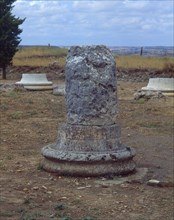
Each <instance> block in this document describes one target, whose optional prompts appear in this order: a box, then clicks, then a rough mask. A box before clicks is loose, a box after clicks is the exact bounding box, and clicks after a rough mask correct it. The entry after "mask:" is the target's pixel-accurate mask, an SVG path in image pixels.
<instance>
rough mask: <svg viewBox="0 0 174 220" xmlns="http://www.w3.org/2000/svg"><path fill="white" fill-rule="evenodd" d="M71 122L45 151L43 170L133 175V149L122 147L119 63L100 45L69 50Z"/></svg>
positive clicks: (99, 174)
mask: <svg viewBox="0 0 174 220" xmlns="http://www.w3.org/2000/svg"><path fill="white" fill-rule="evenodd" d="M65 77H66V79H65V89H66V97H65V100H66V110H67V120H66V122H65V123H64V124H63V125H62V126H61V127H60V128H59V132H58V138H57V140H56V142H55V143H53V144H49V145H47V146H45V147H44V148H43V149H42V155H43V156H44V160H43V162H42V166H43V169H45V170H46V171H50V172H56V173H58V174H59V175H71V176H104V175H120V174H127V173H130V172H133V171H134V170H135V162H134V161H133V157H134V156H135V150H134V149H132V148H130V147H127V146H125V145H123V144H122V143H121V142H120V135H121V134H120V132H121V129H120V127H119V125H118V123H117V110H118V107H117V86H116V83H117V82H116V64H115V58H114V57H113V55H112V53H111V51H110V50H109V49H108V48H107V47H105V46H102V45H98V46H83V47H79V46H75V47H71V48H70V50H69V53H68V56H67V62H66V67H65Z"/></svg>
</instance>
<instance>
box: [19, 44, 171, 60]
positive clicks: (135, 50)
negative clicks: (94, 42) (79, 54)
mask: <svg viewBox="0 0 174 220" xmlns="http://www.w3.org/2000/svg"><path fill="white" fill-rule="evenodd" d="M33 46H34V47H35V46H39V47H42V46H43V47H46V46H48V47H57V48H67V49H68V48H70V47H71V46H63V45H62V46H54V45H52V46H50V45H20V46H19V47H20V48H22V47H33ZM108 47H109V48H110V49H111V51H112V52H113V53H114V55H141V52H142V55H143V56H159V57H160V56H161V57H164V56H166V57H174V47H173V46H146V47H126V46H123V47H121V46H108Z"/></svg>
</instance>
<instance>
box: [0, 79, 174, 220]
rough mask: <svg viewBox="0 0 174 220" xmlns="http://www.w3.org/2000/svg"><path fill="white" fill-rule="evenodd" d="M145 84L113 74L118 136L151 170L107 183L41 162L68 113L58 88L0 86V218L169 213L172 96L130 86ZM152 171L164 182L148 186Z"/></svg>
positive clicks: (135, 219)
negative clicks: (147, 94)
mask: <svg viewBox="0 0 174 220" xmlns="http://www.w3.org/2000/svg"><path fill="white" fill-rule="evenodd" d="M8 82H9V81H2V80H1V83H8ZM10 82H15V81H10ZM54 83H55V84H60V83H62V81H61V82H60V81H54ZM145 85H147V82H125V81H118V100H119V121H120V124H121V128H122V142H123V143H124V144H127V145H128V146H131V147H134V148H135V149H136V152H137V155H136V157H135V159H134V160H135V161H136V163H137V167H138V168H142V167H144V168H148V173H147V175H146V176H145V178H144V179H142V180H141V181H135V182H130V183H129V182H127V183H122V184H118V185H115V184H113V185H110V186H107V185H103V184H99V183H98V180H101V181H103V182H104V181H107V179H104V178H102V177H98V178H79V177H78V178H76V177H63V176H57V175H56V174H51V173H48V172H45V171H43V170H42V169H41V167H40V161H41V160H42V159H43V157H42V155H41V149H42V147H43V146H45V145H47V144H48V143H52V142H55V140H56V138H57V131H58V128H59V126H60V124H61V123H62V122H64V121H65V120H66V115H65V106H64V97H63V96H54V95H53V94H52V92H51V91H10V90H7V91H1V94H0V95H1V106H0V116H1V121H0V132H1V133H0V134H1V136H0V144H1V149H0V172H1V181H0V195H1V197H0V219H2V220H12V219H13V220H35V219H36V220H40V219H41V220H49V219H59V220H70V219H71V220H94V219H95V220H125V219H129V220H163V219H165V220H173V219H174V213H173V205H174V201H173V195H174V188H173V181H174V180H173V156H174V151H173V144H174V139H173V133H172V132H173V131H174V130H173V122H174V121H173V120H174V118H173V117H174V110H173V107H174V97H167V98H162V99H151V100H148V101H145V100H143V99H140V100H137V101H135V100H134V99H133V94H134V92H135V91H137V90H138V89H140V88H141V87H142V86H145ZM150 179H156V180H159V181H161V182H162V183H163V184H162V185H160V186H150V185H148V184H147V181H148V180H150Z"/></svg>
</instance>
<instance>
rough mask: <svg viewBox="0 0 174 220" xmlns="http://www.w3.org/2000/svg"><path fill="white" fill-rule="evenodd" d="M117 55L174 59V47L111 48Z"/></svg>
mask: <svg viewBox="0 0 174 220" xmlns="http://www.w3.org/2000/svg"><path fill="white" fill-rule="evenodd" d="M110 49H111V50H112V51H113V53H114V54H115V55H141V53H142V55H143V56H167V57H174V47H171V46H168V47H165V46H155V47H115V46H113V47H110Z"/></svg>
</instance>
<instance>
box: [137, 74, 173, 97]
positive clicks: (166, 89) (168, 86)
mask: <svg viewBox="0 0 174 220" xmlns="http://www.w3.org/2000/svg"><path fill="white" fill-rule="evenodd" d="M141 90H142V91H161V92H162V93H163V94H164V95H167V96H174V78H150V79H149V82H148V85H147V86H146V87H143V88H142V89H141Z"/></svg>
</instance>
